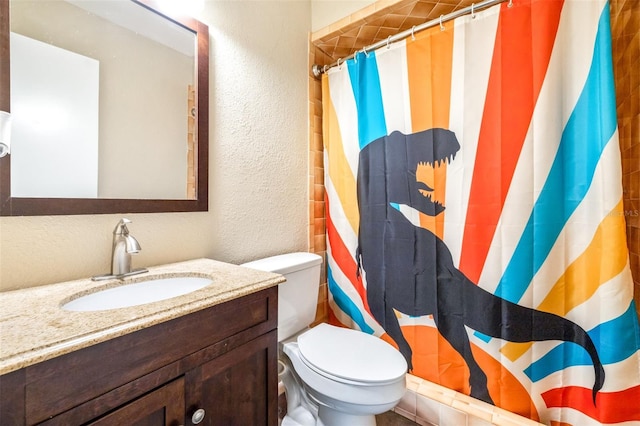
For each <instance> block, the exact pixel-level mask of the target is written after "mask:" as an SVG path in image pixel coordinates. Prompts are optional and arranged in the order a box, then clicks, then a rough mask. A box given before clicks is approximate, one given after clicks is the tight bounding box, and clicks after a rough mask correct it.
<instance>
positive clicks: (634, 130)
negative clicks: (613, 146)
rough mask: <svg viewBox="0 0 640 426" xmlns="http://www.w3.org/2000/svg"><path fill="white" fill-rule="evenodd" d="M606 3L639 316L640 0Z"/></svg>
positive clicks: (631, 259)
mask: <svg viewBox="0 0 640 426" xmlns="http://www.w3.org/2000/svg"><path fill="white" fill-rule="evenodd" d="M610 3H611V36H612V45H613V71H614V75H615V81H616V103H617V115H618V131H619V135H620V150H621V154H622V186H623V198H624V211H625V219H626V221H627V244H628V246H629V261H630V262H631V273H632V274H633V281H634V289H633V290H634V291H633V294H634V299H635V301H636V310H637V312H638V316H639V317H640V3H639V2H638V0H611V1H610Z"/></svg>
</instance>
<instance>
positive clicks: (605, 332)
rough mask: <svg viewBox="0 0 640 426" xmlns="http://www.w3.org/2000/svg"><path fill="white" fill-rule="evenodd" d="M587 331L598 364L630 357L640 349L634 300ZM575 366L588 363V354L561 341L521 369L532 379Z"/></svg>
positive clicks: (639, 330)
mask: <svg viewBox="0 0 640 426" xmlns="http://www.w3.org/2000/svg"><path fill="white" fill-rule="evenodd" d="M588 334H589V336H590V337H591V340H593V342H594V344H595V345H596V348H597V350H598V356H599V357H600V362H602V364H614V363H616V362H620V361H623V360H625V359H627V358H629V357H630V356H633V355H634V354H635V353H636V352H637V351H638V350H640V327H639V326H638V318H637V317H636V305H635V303H634V302H631V304H630V305H629V309H627V311H626V312H625V313H624V314H622V315H621V316H619V317H618V318H616V319H613V320H611V321H608V322H605V323H602V324H600V325H599V326H597V327H595V328H594V329H593V330H591V331H589V333H588ZM576 365H592V363H591V358H590V357H589V354H588V353H587V351H585V350H584V349H582V347H580V346H578V345H577V344H575V343H567V342H564V343H561V344H560V345H558V346H556V347H555V348H553V349H552V350H551V351H549V352H548V353H547V354H546V355H545V356H543V357H542V358H540V359H539V360H538V361H536V362H534V363H532V364H531V365H530V366H529V367H527V368H526V369H525V370H524V372H525V374H526V375H527V376H529V378H530V379H531V380H532V381H534V382H535V381H538V380H540V379H543V378H545V377H547V376H548V375H549V374H552V373H555V372H556V371H560V370H563V369H565V368H568V367H573V366H576Z"/></svg>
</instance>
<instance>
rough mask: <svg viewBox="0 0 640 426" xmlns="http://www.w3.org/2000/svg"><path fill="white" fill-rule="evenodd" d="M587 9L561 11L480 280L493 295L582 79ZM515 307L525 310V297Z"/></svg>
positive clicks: (593, 20)
mask: <svg viewBox="0 0 640 426" xmlns="http://www.w3.org/2000/svg"><path fill="white" fill-rule="evenodd" d="M586 4H588V6H589V7H584V5H585V3H584V2H581V1H569V2H565V5H564V7H563V9H562V13H561V16H560V23H559V26H558V32H557V35H556V40H555V44H554V47H553V51H552V53H551V58H550V61H549V67H548V69H547V73H546V77H545V80H544V82H543V84H542V88H541V90H540V95H539V97H538V100H537V103H536V106H535V109H534V113H533V119H532V122H531V125H530V127H529V130H528V133H527V137H526V139H525V142H524V145H523V147H522V152H521V154H520V158H519V160H518V164H517V166H516V169H515V172H514V176H513V180H512V183H511V186H510V188H509V192H508V194H507V197H506V200H505V205H504V208H503V211H502V215H501V217H500V221H499V223H498V227H497V229H496V232H495V235H494V238H493V240H492V242H491V247H490V249H489V253H488V255H487V260H486V262H485V268H484V269H483V271H482V275H481V277H480V280H479V284H480V285H481V286H482V287H483V288H485V289H487V290H488V291H491V292H493V291H495V288H496V287H497V285H498V283H499V281H500V278H501V277H502V275H503V273H504V270H505V269H506V267H507V265H508V263H509V260H510V259H511V256H512V255H513V252H514V250H515V247H516V246H517V244H518V242H519V240H520V237H521V235H522V232H523V231H524V228H525V225H526V224H527V221H528V219H529V216H530V214H531V210H532V208H533V204H534V202H535V201H536V199H537V198H538V196H539V195H540V192H541V191H542V188H543V186H544V184H545V183H546V180H547V176H548V174H549V170H550V169H551V165H552V164H553V161H554V159H555V156H556V153H557V150H558V146H559V144H560V139H561V138H562V132H563V130H564V128H565V126H566V124H567V121H568V120H569V117H570V116H571V113H572V112H573V109H574V107H575V105H576V103H577V101H578V98H579V96H580V94H581V93H582V88H583V86H584V83H585V81H586V79H587V75H588V72H589V67H590V65H591V59H592V56H593V44H594V40H595V37H596V32H597V30H598V20H599V18H600V14H599V9H598V8H595V7H592V6H591V5H592V3H586ZM558 207H560V206H558ZM530 288H531V287H530ZM537 291H539V290H538V289H537V288H536V292H537ZM527 297H528V299H527ZM519 303H522V304H524V305H530V304H531V300H530V296H526V297H525V298H523V299H522V300H521V301H520V302H519Z"/></svg>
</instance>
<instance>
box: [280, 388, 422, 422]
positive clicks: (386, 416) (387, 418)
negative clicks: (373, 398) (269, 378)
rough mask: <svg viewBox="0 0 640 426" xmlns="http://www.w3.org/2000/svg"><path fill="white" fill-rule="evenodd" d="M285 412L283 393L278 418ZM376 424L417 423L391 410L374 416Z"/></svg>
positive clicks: (285, 404) (285, 402) (285, 398)
mask: <svg viewBox="0 0 640 426" xmlns="http://www.w3.org/2000/svg"><path fill="white" fill-rule="evenodd" d="M286 413H287V397H286V396H285V394H284V393H281V394H280V395H279V396H278V418H279V420H280V421H281V420H282V417H284V415H285V414H286ZM376 422H377V423H378V424H377V426H413V425H417V423H414V422H412V421H411V420H409V419H407V418H406V417H402V416H401V415H400V414H397V413H394V412H393V411H387V412H386V413H382V414H380V415H378V416H376Z"/></svg>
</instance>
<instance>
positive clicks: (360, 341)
mask: <svg viewBox="0 0 640 426" xmlns="http://www.w3.org/2000/svg"><path fill="white" fill-rule="evenodd" d="M297 343H298V347H299V349H300V355H301V360H302V361H303V362H304V363H305V364H306V365H307V366H308V367H309V368H310V369H312V370H314V371H316V372H317V373H318V374H321V375H322V376H324V377H326V378H328V379H331V380H334V381H337V382H341V383H346V384H357V385H359V386H379V385H384V384H389V383H393V382H397V381H398V380H400V379H403V378H404V376H405V373H406V372H407V363H406V361H405V359H404V357H403V356H402V355H401V354H400V352H398V351H397V350H396V349H395V348H394V347H393V346H391V345H390V344H388V343H387V342H385V341H383V340H381V339H380V338H378V337H375V336H372V335H369V334H366V333H363V332H361V331H356V330H351V329H347V328H341V327H335V326H332V325H329V324H325V323H322V324H319V325H317V326H315V327H314V328H312V329H310V330H309V331H307V332H305V333H303V334H301V335H300V336H298V342H297Z"/></svg>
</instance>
